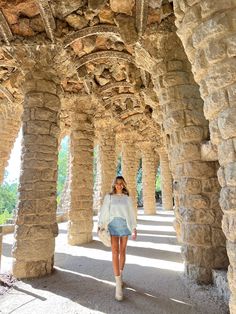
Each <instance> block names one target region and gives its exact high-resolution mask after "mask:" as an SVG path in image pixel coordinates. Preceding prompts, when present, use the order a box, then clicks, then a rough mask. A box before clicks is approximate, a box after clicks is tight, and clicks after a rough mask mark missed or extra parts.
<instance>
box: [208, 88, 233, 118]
mask: <svg viewBox="0 0 236 314" xmlns="http://www.w3.org/2000/svg"><path fill="white" fill-rule="evenodd" d="M228 105H229V102H228V98H227V93H226V90H223V89H219V90H217V91H215V92H213V93H211V94H210V95H209V96H207V97H206V98H205V102H204V115H205V117H206V119H208V120H212V119H214V118H216V116H217V115H218V114H219V113H220V112H221V111H222V110H223V109H225V108H227V107H228Z"/></svg>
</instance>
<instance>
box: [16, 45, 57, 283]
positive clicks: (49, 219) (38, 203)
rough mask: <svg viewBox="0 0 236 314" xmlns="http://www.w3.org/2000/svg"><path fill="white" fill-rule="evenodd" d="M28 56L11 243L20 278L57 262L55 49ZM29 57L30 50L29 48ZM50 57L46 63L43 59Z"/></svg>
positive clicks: (45, 271)
mask: <svg viewBox="0 0 236 314" xmlns="http://www.w3.org/2000/svg"><path fill="white" fill-rule="evenodd" d="M31 53H35V59H34V60H35V61H34V63H33V64H30V65H29V64H28V63H27V61H26V59H25V64H26V66H27V65H28V66H29V67H28V70H29V71H26V68H25V82H24V93H25V99H24V111H23V143H22V163H21V174H20V185H19V192H20V195H19V204H18V211H17V218H16V226H15V243H14V246H13V257H14V261H13V274H14V276H15V277H17V278H24V277H27V278H29V277H39V276H43V275H46V274H49V273H51V271H52V269H53V264H54V247H55V236H56V235H57V233H58V227H57V223H56V207H57V203H56V189H57V156H58V136H59V133H60V132H59V127H58V125H59V121H58V117H59V111H60V100H59V98H58V96H57V76H56V73H55V72H54V70H53V57H52V56H53V54H54V51H43V50H41V51H37V50H36V51H31ZM26 56H27V52H26ZM45 59H46V63H45Z"/></svg>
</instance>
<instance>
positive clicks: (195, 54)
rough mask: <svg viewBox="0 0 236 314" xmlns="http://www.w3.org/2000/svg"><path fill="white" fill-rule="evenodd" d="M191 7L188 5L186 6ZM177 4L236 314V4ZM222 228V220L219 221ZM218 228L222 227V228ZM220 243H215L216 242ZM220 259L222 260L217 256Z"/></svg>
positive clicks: (175, 6)
mask: <svg viewBox="0 0 236 314" xmlns="http://www.w3.org/2000/svg"><path fill="white" fill-rule="evenodd" d="M185 2H186V1H185ZM187 3H188V6H187V5H183V4H184V3H183V1H174V8H175V14H176V17H177V21H176V26H177V28H178V35H179V37H180V38H181V40H182V43H183V45H184V48H185V51H186V53H187V55H188V58H189V60H190V62H191V64H192V68H193V73H194V78H195V80H196V81H197V83H198V84H199V85H200V91H201V96H202V98H203V99H204V101H205V102H204V114H205V117H206V119H208V120H209V127H210V136H211V142H212V143H213V144H215V145H217V147H218V158H219V163H220V168H219V171H218V179H219V183H220V185H221V193H220V204H221V208H222V210H223V213H224V215H223V222H222V228H223V231H224V233H225V235H226V238H227V254H228V256H229V261H230V266H229V268H228V279H229V286H230V289H231V298H230V311H231V313H234V314H235V313H236V258H235V252H236V231H235V230H236V145H235V143H236V96H235V95H236V77H235V71H236V59H235V55H236V53H235V51H236V50H235V33H236V24H235V14H236V9H235V1H211V0H208V1H200V0H196V1H194V2H192V1H187ZM219 222H220V219H219ZM218 225H219V223H217V228H218ZM217 239H219V237H217V238H216V237H215V240H217ZM218 255H219V254H218Z"/></svg>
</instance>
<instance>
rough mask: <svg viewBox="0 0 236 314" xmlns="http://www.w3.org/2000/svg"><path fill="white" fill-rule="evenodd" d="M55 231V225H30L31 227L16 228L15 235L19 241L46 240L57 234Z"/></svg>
mask: <svg viewBox="0 0 236 314" xmlns="http://www.w3.org/2000/svg"><path fill="white" fill-rule="evenodd" d="M56 230H57V231H58V229H57V224H56V223H55V224H53V225H48V224H44V225H32V226H27V225H21V226H16V228H15V235H16V236H17V238H18V239H20V240H28V239H31V240H33V239H46V240H48V239H50V238H52V237H54V236H55V235H57V234H58V232H56Z"/></svg>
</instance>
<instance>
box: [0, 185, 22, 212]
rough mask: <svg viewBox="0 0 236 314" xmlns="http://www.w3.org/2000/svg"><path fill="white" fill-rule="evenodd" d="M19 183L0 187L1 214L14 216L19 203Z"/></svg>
mask: <svg viewBox="0 0 236 314" xmlns="http://www.w3.org/2000/svg"><path fill="white" fill-rule="evenodd" d="M17 198H18V195H17V183H16V182H15V183H11V184H10V183H4V184H3V185H1V186H0V214H3V213H4V212H5V211H7V212H8V213H9V214H12V212H13V209H14V208H15V207H16V203H17Z"/></svg>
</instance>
